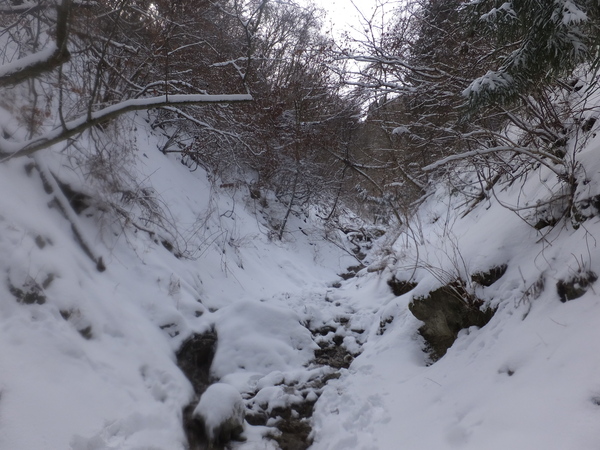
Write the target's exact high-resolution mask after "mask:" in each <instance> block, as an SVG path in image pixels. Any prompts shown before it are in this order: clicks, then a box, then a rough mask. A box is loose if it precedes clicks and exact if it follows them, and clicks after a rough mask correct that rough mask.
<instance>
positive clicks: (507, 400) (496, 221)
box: [312, 134, 600, 450]
mask: <svg viewBox="0 0 600 450" xmlns="http://www.w3.org/2000/svg"><path fill="white" fill-rule="evenodd" d="M587 137H589V141H588V142H587V144H586V146H585V147H584V148H579V149H573V148H572V147H571V148H570V151H572V152H574V153H575V157H574V160H576V161H577V162H578V163H579V164H580V165H578V166H576V167H578V169H577V170H576V172H575V175H576V181H575V183H574V185H573V188H574V191H572V192H573V197H572V198H573V199H574V202H573V203H569V201H568V200H567V199H568V198H569V195H568V194H567V195H564V194H565V192H568V191H565V190H564V186H565V183H564V180H560V179H558V178H557V177H556V174H555V173H553V172H552V171H551V170H550V169H549V168H548V167H545V166H541V167H540V166H539V165H538V167H537V168H535V169H533V170H531V171H530V172H529V173H528V175H527V176H526V177H522V178H519V179H516V180H513V182H511V183H505V184H500V185H498V186H496V188H495V192H494V195H491V196H490V198H489V199H487V200H483V201H481V202H480V203H479V204H477V205H476V206H474V207H472V208H471V206H470V205H472V204H469V203H467V204H465V199H464V197H463V196H460V195H455V194H452V193H451V192H449V191H447V190H446V189H445V188H440V189H439V190H438V191H437V192H435V193H434V194H433V195H431V196H430V197H429V199H428V200H427V201H426V202H425V203H424V204H423V205H422V206H421V208H420V209H419V211H418V214H417V216H416V217H415V218H414V220H413V221H412V222H411V224H410V226H409V227H408V228H407V230H406V232H405V233H404V234H403V235H402V236H401V237H400V239H398V240H397V241H396V243H395V245H394V246H393V249H394V259H392V260H390V261H389V263H388V264H387V265H385V269H384V270H383V271H382V272H381V274H380V275H379V276H378V277H374V276H373V275H372V274H367V273H360V274H359V277H358V278H357V279H356V281H352V282H351V283H349V284H347V285H345V286H344V287H343V290H342V291H341V292H340V295H347V296H349V297H351V298H352V300H351V302H352V305H353V306H354V308H356V309H357V310H359V311H365V310H367V309H371V310H373V311H376V313H375V314H376V315H377V316H379V317H380V320H381V322H380V324H377V323H373V324H371V327H370V329H369V330H368V333H369V335H368V339H367V342H366V344H365V345H364V347H363V353H362V354H361V355H360V356H359V357H358V358H357V359H356V360H355V361H354V363H353V364H352V366H351V367H350V369H349V371H348V372H347V373H345V374H344V375H343V376H342V377H341V378H340V379H339V380H335V381H332V382H331V383H330V385H329V386H328V387H327V388H326V389H325V392H324V394H323V395H322V397H321V398H320V400H319V402H318V403H317V406H316V412H315V416H314V418H315V438H316V441H315V444H314V446H313V447H312V448H313V449H315V450H317V449H318V450H321V449H340V450H341V449H347V448H360V449H395V448H406V449H422V450H425V449H451V448H460V449H498V450H500V449H506V448H518V449H538V448H539V449H541V448H543V449H555V450H559V449H567V448H577V449H590V450H591V449H596V448H598V447H599V446H600V437H599V435H598V426H597V421H598V418H599V415H600V409H599V408H600V407H599V406H598V405H599V404H600V401H599V399H600V396H599V395H600V384H599V383H598V379H597V374H598V371H599V370H600V358H598V356H597V354H596V353H597V352H596V349H597V345H598V344H597V343H598V342H599V339H600V331H599V330H600V313H599V306H600V297H599V296H598V294H597V292H598V291H597V287H596V285H595V284H594V281H595V280H596V278H597V276H596V273H598V271H599V270H600V252H599V247H598V246H599V245H600V244H599V242H598V237H599V236H600V221H599V220H598V209H597V207H596V206H597V199H598V194H600V192H599V191H598V180H599V176H600V165H599V164H598V158H597V155H598V152H599V151H600V139H599V138H598V137H596V135H595V134H594V135H590V136H587ZM571 144H573V143H571ZM517 205H519V206H520V208H518V209H515V208H516V206H517ZM569 208H571V209H570V210H569ZM511 209H512V210H511ZM468 210H470V212H469V213H468V214H467V215H466V216H465V215H464V213H465V212H466V211H468ZM565 212H567V214H565V215H563V214H564V213H565ZM576 212H578V213H577V214H575V213H576ZM569 213H570V215H569ZM554 221H556V225H555V226H554V227H552V226H549V225H548V224H549V223H550V222H554ZM504 266H506V272H505V273H503V269H504ZM491 269H493V270H491ZM490 272H495V275H496V276H495V277H491V278H489V279H487V280H486V279H485V277H482V275H485V274H486V273H487V274H489V273H490ZM474 275H475V276H474ZM498 276H500V277H499V278H498ZM392 277H395V278H396V279H397V280H399V281H411V282H414V283H415V284H416V287H415V288H414V289H413V290H411V291H410V292H408V293H404V294H403V295H399V296H394V295H392V294H391V293H390V292H389V291H388V290H387V289H386V286H385V285H384V281H385V280H389V279H391V278H392ZM495 278H498V279H497V280H495ZM456 280H462V282H460V283H457V281H456ZM458 284H460V285H461V288H460V289H455V290H454V293H455V294H456V295H459V296H461V295H462V296H463V297H464V298H465V299H466V300H472V301H473V303H474V304H475V305H479V304H480V303H481V302H480V300H481V301H483V307H485V305H487V306H489V307H492V308H494V309H496V312H495V315H494V316H493V318H492V319H491V320H490V322H489V323H488V324H487V325H485V326H484V327H482V328H479V327H470V328H467V329H464V330H462V331H460V332H458V338H457V339H456V341H455V342H454V343H453V345H452V346H451V347H450V348H449V349H448V351H447V353H446V354H445V355H444V356H443V357H441V359H439V360H438V361H437V362H434V363H433V364H431V363H432V360H430V359H429V358H428V357H427V356H426V352H425V351H424V350H425V349H426V348H427V346H428V344H427V343H426V342H425V340H424V339H423V337H422V335H421V334H426V333H419V330H420V329H421V327H422V326H423V322H421V321H418V320H417V319H416V318H415V317H414V316H413V315H412V314H411V312H410V309H413V310H414V308H415V306H414V305H415V304H417V303H419V302H423V303H426V304H427V303H429V304H430V305H431V304H432V299H433V295H431V294H430V293H431V291H435V290H437V289H438V288H440V286H444V285H453V286H455V287H456V286H457V285H458ZM412 286H414V285H411V286H409V288H410V287H412ZM467 294H468V295H467ZM433 306H434V308H433V310H435V305H433ZM433 310H432V311H433ZM432 314H433V312H432ZM436 320H437V319H436ZM440 321H443V322H444V323H443V326H441V325H440V328H444V327H445V326H446V325H449V326H451V325H452V324H450V321H451V319H449V318H448V315H446V316H445V317H443V320H442V319H440ZM446 321H447V322H448V323H447V322H446ZM438 325H439V324H438ZM429 349H430V351H432V349H431V347H429ZM433 353H434V354H435V351H434V352H433ZM438 356H439V355H438Z"/></svg>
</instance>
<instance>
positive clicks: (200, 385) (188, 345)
mask: <svg viewBox="0 0 600 450" xmlns="http://www.w3.org/2000/svg"><path fill="white" fill-rule="evenodd" d="M216 348H217V333H216V331H214V330H209V331H207V332H205V333H203V334H194V335H193V336H192V337H190V338H189V339H187V340H186V341H185V342H184V343H183V344H182V345H181V348H180V349H179V351H178V352H177V365H178V366H179V368H180V369H181V370H182V372H183V373H184V374H185V376H186V377H187V378H188V380H190V382H191V383H192V386H193V387H194V391H195V392H196V394H197V395H200V394H202V392H204V390H205V389H206V388H207V386H208V385H209V384H210V366H211V364H212V360H213V358H214V356H215V351H216Z"/></svg>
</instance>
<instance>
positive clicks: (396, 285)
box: [387, 275, 417, 297]
mask: <svg viewBox="0 0 600 450" xmlns="http://www.w3.org/2000/svg"><path fill="white" fill-rule="evenodd" d="M387 284H388V286H389V287H390V288H392V292H393V293H394V295H395V296H397V297H399V296H401V295H404V294H407V293H408V292H410V291H412V290H413V289H414V288H416V287H417V283H414V282H412V281H404V280H399V279H398V278H396V276H395V275H394V276H393V277H392V278H390V279H389V280H387Z"/></svg>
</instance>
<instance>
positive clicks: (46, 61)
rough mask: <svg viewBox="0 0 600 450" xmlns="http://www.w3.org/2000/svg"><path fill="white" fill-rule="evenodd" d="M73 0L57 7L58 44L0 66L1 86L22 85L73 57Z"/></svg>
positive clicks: (65, 1) (64, 1)
mask: <svg viewBox="0 0 600 450" xmlns="http://www.w3.org/2000/svg"><path fill="white" fill-rule="evenodd" d="M70 8H71V0H62V1H61V3H60V4H59V5H57V6H56V43H55V44H51V45H49V46H48V47H46V48H45V49H43V50H41V51H39V52H37V53H34V54H32V55H28V56H25V57H24V58H20V59H17V60H16V61H13V62H10V63H8V64H5V65H3V66H0V86H8V85H13V84H18V83H21V82H23V81H25V80H29V79H31V78H35V77H36V76H38V75H40V74H42V73H45V72H50V71H51V70H54V69H55V68H56V67H58V66H60V65H62V64H64V63H65V62H67V61H68V60H69V58H70V57H71V55H70V53H69V50H68V49H67V41H68V37H69V26H68V25H69V24H68V22H69V11H70Z"/></svg>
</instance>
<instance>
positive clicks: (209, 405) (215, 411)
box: [192, 383, 246, 448]
mask: <svg viewBox="0 0 600 450" xmlns="http://www.w3.org/2000/svg"><path fill="white" fill-rule="evenodd" d="M245 412H246V408H245V406H244V400H243V399H242V396H241V395H240V393H239V392H238V390H237V389H236V388H234V387H233V386H231V385H229V384H225V383H215V384H211V385H210V386H209V387H208V389H206V391H205V392H204V394H202V397H200V402H199V403H198V406H196V409H194V412H193V414H192V417H193V418H194V419H196V420H198V421H199V422H200V423H201V424H202V426H203V427H204V432H205V434H206V438H207V440H208V445H209V448H215V446H216V447H217V448H218V447H219V446H221V445H223V444H225V443H227V442H229V441H230V440H232V439H238V438H239V437H240V435H241V434H242V432H243V431H244V416H245Z"/></svg>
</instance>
